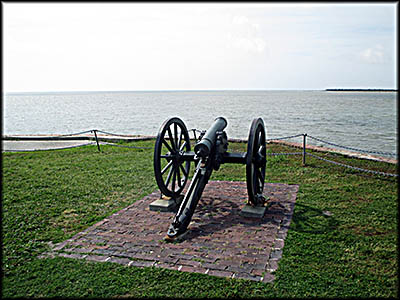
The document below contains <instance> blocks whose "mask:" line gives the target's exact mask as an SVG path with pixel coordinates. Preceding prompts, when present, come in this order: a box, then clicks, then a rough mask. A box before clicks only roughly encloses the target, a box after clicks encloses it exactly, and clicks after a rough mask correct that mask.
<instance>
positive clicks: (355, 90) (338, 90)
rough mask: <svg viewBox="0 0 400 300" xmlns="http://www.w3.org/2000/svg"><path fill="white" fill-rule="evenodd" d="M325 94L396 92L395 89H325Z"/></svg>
mask: <svg viewBox="0 0 400 300" xmlns="http://www.w3.org/2000/svg"><path fill="white" fill-rule="evenodd" d="M325 91H327V92H397V90H395V89H325Z"/></svg>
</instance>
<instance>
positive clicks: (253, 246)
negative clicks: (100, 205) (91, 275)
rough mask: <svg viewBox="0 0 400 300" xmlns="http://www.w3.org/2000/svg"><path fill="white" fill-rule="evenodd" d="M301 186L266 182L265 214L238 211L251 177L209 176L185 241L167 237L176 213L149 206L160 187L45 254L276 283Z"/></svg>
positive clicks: (244, 198)
mask: <svg viewBox="0 0 400 300" xmlns="http://www.w3.org/2000/svg"><path fill="white" fill-rule="evenodd" d="M297 191H298V185H287V184H280V183H266V184H265V186H264V196H265V197H266V198H267V199H269V200H268V208H267V210H266V212H265V214H264V216H263V218H248V217H244V216H241V215H240V211H241V209H242V208H243V206H244V205H245V204H246V202H247V186H246V183H245V182H237V181H233V182H232V181H210V182H209V183H208V184H207V186H206V188H205V189H204V192H203V195H202V198H201V199H200V202H199V204H198V206H197V208H196V211H195V213H194V214H193V218H192V222H191V223H190V225H189V228H188V232H187V234H186V235H185V236H184V238H183V240H182V241H181V242H179V243H166V242H165V241H164V237H165V235H166V232H167V229H168V227H169V225H170V224H171V222H172V220H173V218H174V215H175V214H174V213H171V212H159V211H151V210H150V209H149V204H150V203H151V202H153V201H155V200H156V199H158V198H159V195H160V193H159V191H155V192H153V193H152V194H150V195H148V196H145V197H144V198H143V199H140V200H138V201H136V202H135V203H133V204H131V205H129V206H128V207H126V208H124V209H122V210H120V211H119V212H117V213H115V214H113V215H111V216H109V217H107V218H106V219H104V220H102V221H100V222H98V223H96V224H94V225H93V226H91V227H89V228H87V229H86V230H84V231H82V232H80V233H78V234H76V235H75V236H73V237H72V238H70V239H68V240H66V241H64V242H62V243H59V244H56V245H54V247H53V249H52V251H51V252H49V253H46V254H44V255H42V257H54V256H64V257H71V258H77V259H85V260H88V261H98V262H111V263H120V264H123V265H127V266H136V267H159V268H167V269H171V270H178V271H183V272H196V273H203V274H208V275H212V276H220V277H227V278H237V279H249V280H254V281H262V282H272V281H273V280H274V275H273V272H274V271H276V269H277V268H278V262H279V260H280V258H281V257H282V255H283V247H284V240H285V238H286V235H287V232H288V230H289V225H290V222H291V220H292V215H293V210H294V205H295V201H296V195H297Z"/></svg>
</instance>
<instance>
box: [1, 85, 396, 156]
mask: <svg viewBox="0 0 400 300" xmlns="http://www.w3.org/2000/svg"><path fill="white" fill-rule="evenodd" d="M172 116H178V117H180V118H181V119H183V121H184V122H185V124H186V126H187V128H188V129H191V128H197V129H207V128H208V127H209V125H210V124H211V123H212V121H213V120H214V119H215V118H216V117H218V116H224V117H225V118H226V119H227V120H228V127H227V128H226V132H227V134H228V137H231V138H247V136H248V132H249V127H250V124H251V121H252V120H253V118H255V117H262V118H263V119H264V122H265V126H266V129H267V138H273V137H281V136H288V135H295V134H299V133H307V134H309V135H312V136H315V137H318V138H320V139H324V140H328V141H331V142H333V143H336V144H341V145H345V146H349V147H355V148H361V149H365V150H373V151H385V152H392V153H395V152H397V93H395V92H326V91H149V92H147V91H146V92H77V93H42V94H6V95H5V96H4V101H3V134H5V135H12V134H67V133H73V132H79V131H84V130H89V129H99V130H104V131H108V132H113V133H120V134H144V135H156V134H157V132H158V129H159V127H160V125H161V123H162V122H163V121H164V120H165V119H167V118H169V117H172ZM300 139H301V138H299V139H292V140H291V141H300ZM309 142H310V143H311V144H315V145H322V144H321V143H320V142H317V141H313V140H311V139H309Z"/></svg>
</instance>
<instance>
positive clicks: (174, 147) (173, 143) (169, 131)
mask: <svg viewBox="0 0 400 300" xmlns="http://www.w3.org/2000/svg"><path fill="white" fill-rule="evenodd" d="M167 130H168V137H169V140H170V142H171V145H172V148H173V149H174V152H175V151H176V145H175V142H174V136H173V135H172V132H171V128H170V127H168V129H167ZM171 152H172V151H171Z"/></svg>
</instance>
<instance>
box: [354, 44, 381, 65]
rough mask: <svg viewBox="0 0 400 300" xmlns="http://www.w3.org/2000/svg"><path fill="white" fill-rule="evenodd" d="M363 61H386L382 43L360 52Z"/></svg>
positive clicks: (378, 62)
mask: <svg viewBox="0 0 400 300" xmlns="http://www.w3.org/2000/svg"><path fill="white" fill-rule="evenodd" d="M360 57H361V59H362V60H363V61H365V62H367V63H371V64H381V63H384V62H385V52H384V48H383V47H382V45H376V46H374V47H372V48H368V49H365V50H364V51H362V52H361V53H360Z"/></svg>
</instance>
